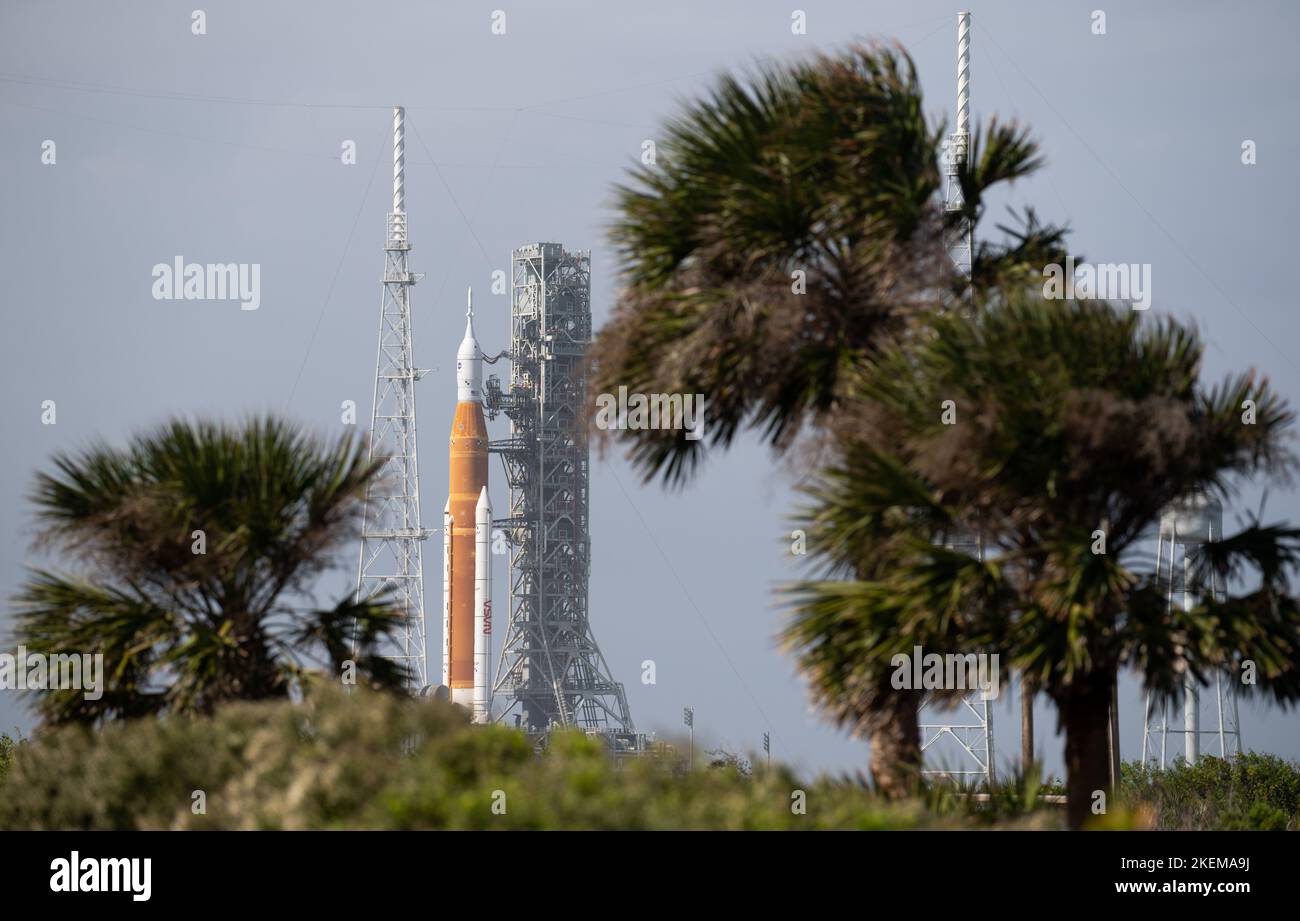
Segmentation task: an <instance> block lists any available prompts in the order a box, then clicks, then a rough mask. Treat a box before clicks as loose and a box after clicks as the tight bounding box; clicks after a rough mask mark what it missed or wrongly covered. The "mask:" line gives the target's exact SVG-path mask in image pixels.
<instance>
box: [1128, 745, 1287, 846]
mask: <svg viewBox="0 0 1300 921" xmlns="http://www.w3.org/2000/svg"><path fill="white" fill-rule="evenodd" d="M1119 795H1120V800H1121V802H1123V803H1124V804H1125V805H1127V806H1129V807H1137V808H1144V809H1147V810H1150V812H1151V813H1152V816H1151V821H1152V823H1153V824H1154V826H1155V827H1156V828H1160V829H1212V830H1258V831H1282V830H1292V831H1294V830H1297V829H1300V764H1296V763H1295V762H1293V761H1285V760H1283V759H1282V758H1279V757H1277V756H1276V755H1267V754H1258V753H1256V752H1247V753H1246V754H1244V755H1239V756H1236V757H1232V758H1227V759H1223V758H1214V757H1203V758H1201V759H1200V760H1198V761H1197V762H1196V764H1194V765H1191V766H1189V765H1188V764H1187V763H1186V762H1184V761H1182V760H1181V759H1179V760H1177V761H1175V762H1174V765H1173V767H1171V768H1169V769H1167V770H1164V771H1161V770H1158V769H1156V768H1154V767H1151V766H1145V765H1143V764H1141V763H1140V762H1136V761H1134V762H1129V763H1126V764H1125V765H1124V766H1123V778H1122V781H1121V783H1120V791H1119Z"/></svg>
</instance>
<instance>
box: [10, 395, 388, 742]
mask: <svg viewBox="0 0 1300 921" xmlns="http://www.w3.org/2000/svg"><path fill="white" fill-rule="evenodd" d="M54 468H55V472H54V473H41V474H40V475H39V476H38V477H37V480H36V489H35V493H34V495H33V501H34V503H35V505H36V510H37V524H38V526H39V528H40V542H39V543H40V545H41V546H42V547H44V548H48V549H53V550H56V551H60V552H61V553H62V554H63V560H62V561H61V562H63V563H65V564H66V563H74V564H76V567H77V571H76V572H75V573H68V572H64V571H61V570H60V571H55V570H52V569H35V570H33V571H32V572H31V574H30V575H29V577H28V579H27V581H26V583H25V584H24V585H23V586H22V588H21V589H20V591H19V593H18V596H17V598H16V599H15V600H16V604H17V609H18V611H17V628H16V631H15V633H16V641H17V642H18V643H22V644H25V645H26V646H27V648H28V650H29V651H30V652H33V653H45V654H47V655H55V654H60V653H78V654H97V653H98V654H102V655H103V656H104V670H105V676H106V679H107V680H106V684H107V688H106V689H105V690H104V693H103V696H102V698H101V699H99V700H86V699H85V697H84V695H83V693H82V691H80V690H75V689H63V690H55V691H48V692H42V693H41V695H40V697H39V699H38V702H37V708H38V709H39V711H40V713H41V715H42V716H43V717H44V718H45V719H46V720H47V721H49V722H55V723H58V722H74V721H75V722H97V721H102V720H107V719H116V718H128V717H135V716H141V715H144V714H156V713H161V712H166V711H170V712H210V711H211V709H212V708H213V706H215V705H216V704H217V703H219V702H221V701H226V700H258V699H266V698H276V697H285V696H288V695H289V694H290V693H291V691H292V689H293V688H294V687H295V686H296V685H298V684H300V683H301V682H302V680H303V678H304V676H305V675H306V674H307V673H309V672H310V671H312V670H313V666H319V667H321V668H322V669H323V670H324V671H325V672H326V673H327V674H328V675H330V676H331V677H333V678H337V677H338V676H339V673H340V669H341V668H342V667H343V663H344V661H345V660H347V659H355V661H356V663H357V673H358V680H360V681H369V682H371V683H374V684H376V685H380V686H384V687H398V686H400V685H401V683H402V679H403V674H402V672H401V670H400V669H399V668H397V667H396V666H394V664H393V663H392V662H391V661H389V660H385V659H383V658H380V657H379V656H378V655H377V654H376V648H377V646H378V644H379V642H380V641H381V640H382V638H383V637H384V636H385V635H386V633H387V632H388V631H389V630H390V629H391V628H392V626H393V624H394V623H395V619H396V617H397V616H399V612H398V611H396V610H394V609H393V608H391V607H390V606H389V605H388V604H387V602H386V600H385V599H383V598H379V599H374V600H372V601H368V602H362V603H357V602H355V601H354V600H353V599H352V593H350V592H349V593H348V595H346V596H345V597H344V598H343V599H341V600H340V601H338V602H337V603H335V604H328V605H325V606H321V605H319V604H318V603H317V602H316V601H315V599H314V598H313V597H312V595H311V592H312V588H313V582H314V580H315V577H316V576H318V575H319V574H320V573H322V572H323V571H324V570H325V569H326V568H327V567H328V566H329V565H330V564H331V563H333V562H334V559H333V554H334V552H335V551H336V550H337V549H338V548H339V547H340V546H341V545H343V544H345V543H346V542H348V541H349V540H350V539H351V538H352V537H353V535H354V534H355V531H356V527H357V525H358V524H359V521H360V511H361V502H362V500H363V498H364V493H365V488H366V485H367V484H368V483H369V482H370V480H371V479H373V477H374V476H375V475H376V473H377V467H375V466H372V465H371V464H370V463H369V462H368V460H367V458H366V454H365V449H364V447H363V446H361V445H358V444H354V443H353V441H352V439H350V438H346V437H344V438H340V439H338V440H336V441H335V442H333V443H330V444H327V443H324V442H322V441H319V440H317V439H315V438H313V437H311V436H309V435H306V434H304V433H303V432H301V431H299V430H298V429H296V428H295V427H294V426H292V425H290V424H288V423H286V422H283V421H280V420H277V419H274V418H268V419H255V420H251V421H249V422H247V423H246V424H244V425H240V426H229V425H222V424H217V423H211V422H203V421H197V422H189V421H181V420H177V421H173V422H170V423H168V424H166V425H164V426H162V427H161V428H159V429H158V430H156V431H154V432H152V433H149V434H146V435H142V436H139V437H137V438H135V439H133V440H132V441H131V442H130V443H129V444H128V445H127V446H126V447H125V448H113V447H109V446H106V445H96V446H94V447H92V448H90V449H88V450H86V451H83V452H81V453H77V454H60V455H58V456H56V457H55V458H54ZM198 532H201V534H200V533H198ZM354 642H355V643H356V655H355V656H353V655H352V652H353V644H354Z"/></svg>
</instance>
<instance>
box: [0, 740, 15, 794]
mask: <svg viewBox="0 0 1300 921" xmlns="http://www.w3.org/2000/svg"><path fill="white" fill-rule="evenodd" d="M17 745H18V743H17V742H15V741H14V740H13V739H11V738H10V737H9V736H8V735H5V734H2V733H0V782H3V781H4V777H5V775H6V774H8V773H9V765H11V764H13V761H14V748H15V747H17Z"/></svg>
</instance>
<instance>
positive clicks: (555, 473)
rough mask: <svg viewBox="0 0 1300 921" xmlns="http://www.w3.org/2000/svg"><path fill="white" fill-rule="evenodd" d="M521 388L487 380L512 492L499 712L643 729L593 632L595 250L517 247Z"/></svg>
mask: <svg viewBox="0 0 1300 921" xmlns="http://www.w3.org/2000/svg"><path fill="white" fill-rule="evenodd" d="M512 273H513V290H512V296H511V308H510V352H509V355H510V362H511V364H510V389H509V392H508V393H503V392H502V389H501V382H500V380H499V379H498V378H497V377H495V376H493V377H490V378H489V379H488V382H487V386H486V387H485V393H486V402H487V408H488V415H489V418H495V416H496V414H497V413H498V412H503V413H505V415H506V416H507V417H508V418H509V419H510V436H509V438H507V439H506V440H504V441H497V442H493V443H492V444H491V445H490V447H489V450H491V451H492V452H493V453H496V454H499V455H500V456H501V459H502V462H503V466H504V469H505V474H506V481H507V485H508V486H509V488H510V506H509V513H508V517H507V518H505V519H503V520H499V521H498V522H496V524H497V525H498V526H499V527H502V528H504V529H506V530H507V532H508V533H509V535H510V544H511V549H510V620H509V623H508V624H507V626H506V631H505V636H504V638H503V640H502V645H501V650H500V655H499V658H498V661H497V670H496V677H495V679H494V681H493V686H492V697H493V700H494V701H497V702H502V701H504V702H505V706H504V708H502V709H499V710H498V712H497V713H495V714H494V719H496V720H498V721H501V722H513V719H514V717H516V716H517V717H519V720H520V723H521V725H522V726H524V727H525V728H526V729H528V730H530V731H534V732H537V731H544V730H546V729H548V728H550V727H551V726H553V725H576V726H578V727H580V728H582V729H584V730H609V731H615V732H632V730H633V727H632V717H631V714H630V713H629V712H628V706H627V697H626V695H625V694H624V692H623V686H622V685H621V684H619V683H618V682H616V681H614V680H613V678H612V677H610V673H609V666H608V665H607V664H606V662H605V659H604V656H602V655H601V652H600V648H599V647H598V646H597V645H596V640H595V637H594V636H592V633H591V624H590V621H589V620H588V616H587V582H588V576H589V574H590V568H591V556H590V553H591V538H590V533H589V530H588V501H589V494H588V482H589V472H588V444H587V412H586V405H587V372H586V350H587V344H588V343H589V342H590V340H591V256H590V254H589V253H586V252H576V253H571V252H567V251H566V250H565V249H564V247H563V246H561V245H559V244H558V243H534V244H530V245H527V246H522V247H520V248H518V249H516V250H515V251H514V254H513V258H512Z"/></svg>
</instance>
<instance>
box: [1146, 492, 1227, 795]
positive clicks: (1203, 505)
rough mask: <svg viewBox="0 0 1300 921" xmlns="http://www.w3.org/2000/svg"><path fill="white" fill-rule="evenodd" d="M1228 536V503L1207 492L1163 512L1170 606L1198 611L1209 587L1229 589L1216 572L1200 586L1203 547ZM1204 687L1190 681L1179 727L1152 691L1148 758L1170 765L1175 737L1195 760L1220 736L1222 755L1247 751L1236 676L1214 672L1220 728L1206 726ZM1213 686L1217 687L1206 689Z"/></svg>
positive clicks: (1161, 562) (1162, 573) (1162, 556)
mask: <svg viewBox="0 0 1300 921" xmlns="http://www.w3.org/2000/svg"><path fill="white" fill-rule="evenodd" d="M1222 538H1223V506H1222V505H1220V504H1219V502H1217V501H1216V500H1214V499H1211V498H1209V497H1206V496H1194V497H1192V498H1191V499H1187V500H1184V501H1182V502H1179V503H1178V504H1176V505H1174V506H1172V507H1171V508H1169V509H1167V510H1166V511H1165V513H1164V514H1163V515H1161V516H1160V534H1159V537H1158V538H1157V540H1156V579H1157V581H1158V582H1159V583H1160V585H1161V586H1162V587H1163V588H1164V589H1165V597H1166V598H1167V599H1168V605H1169V610H1170V611H1172V610H1173V609H1174V605H1175V604H1181V605H1182V606H1183V610H1186V611H1190V610H1192V609H1194V608H1195V607H1196V605H1197V603H1198V601H1199V595H1200V593H1201V592H1203V591H1208V592H1209V595H1210V597H1211V598H1218V597H1219V596H1220V593H1221V592H1222V590H1223V587H1222V586H1221V585H1219V584H1217V579H1216V577H1215V575H1214V573H1213V572H1210V573H1208V574H1207V575H1208V579H1209V584H1208V585H1206V584H1198V579H1199V578H1200V574H1199V573H1198V572H1197V569H1198V567H1197V556H1198V552H1199V551H1198V548H1199V547H1200V546H1201V545H1203V544H1206V543H1211V542H1213V541H1217V540H1221V539H1222ZM1201 690H1202V688H1201V687H1200V686H1199V685H1198V684H1197V683H1196V681H1195V680H1192V679H1190V678H1189V679H1188V680H1187V682H1186V683H1185V684H1184V686H1183V694H1182V708H1183V719H1182V724H1183V725H1182V728H1181V729H1178V728H1174V727H1175V726H1176V720H1175V718H1174V713H1173V710H1174V707H1175V702H1174V701H1168V702H1165V703H1164V704H1163V705H1162V704H1161V703H1160V702H1159V701H1157V700H1156V698H1155V696H1154V695H1153V694H1152V693H1151V692H1150V691H1148V692H1147V696H1146V706H1145V708H1144V711H1143V719H1142V761H1143V763H1145V764H1149V765H1153V766H1157V767H1159V768H1161V769H1162V770H1163V769H1164V767H1165V765H1166V763H1167V757H1168V756H1170V755H1172V753H1171V752H1169V751H1168V742H1169V736H1171V735H1175V736H1177V735H1181V736H1182V737H1183V758H1184V760H1185V761H1186V762H1187V763H1188V764H1192V763H1194V762H1195V761H1196V759H1197V758H1198V757H1199V756H1200V753H1201V752H1200V747H1201V739H1202V738H1204V737H1206V736H1208V737H1210V739H1211V740H1212V741H1211V746H1213V745H1214V742H1213V740H1216V739H1217V740H1218V746H1217V748H1218V755H1219V757H1220V758H1227V757H1228V756H1229V755H1234V754H1236V755H1239V754H1241V750H1242V748H1241V723H1240V721H1239V720H1238V716H1237V684H1236V680H1235V678H1234V676H1233V675H1232V674H1231V673H1230V672H1227V671H1219V672H1217V673H1216V674H1215V676H1214V685H1213V688H1212V690H1213V692H1214V698H1215V703H1216V707H1215V711H1214V719H1215V724H1214V726H1212V727H1210V728H1208V729H1203V728H1201V712H1200V711H1201ZM1206 690H1211V689H1208V688H1207V689H1206Z"/></svg>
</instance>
